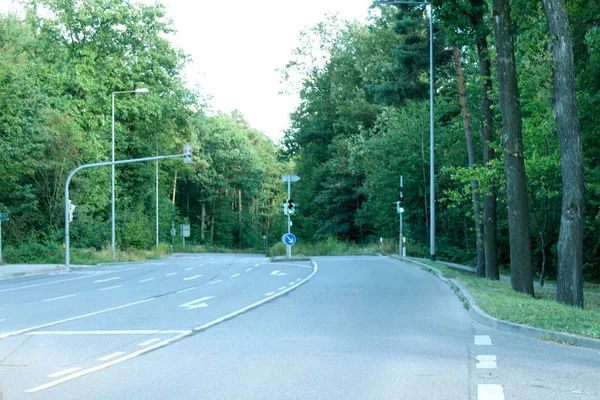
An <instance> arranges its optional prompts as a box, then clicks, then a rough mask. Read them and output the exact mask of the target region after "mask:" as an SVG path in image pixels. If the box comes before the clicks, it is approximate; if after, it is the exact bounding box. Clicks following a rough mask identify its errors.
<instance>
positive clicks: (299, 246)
mask: <svg viewBox="0 0 600 400" xmlns="http://www.w3.org/2000/svg"><path fill="white" fill-rule="evenodd" d="M393 246H394V243H391V242H385V241H384V242H383V243H382V244H372V245H367V246H357V245H356V244H354V243H348V242H343V241H340V240H337V239H334V238H328V239H326V240H323V241H319V242H313V243H306V242H296V244H295V245H294V246H293V247H292V255H303V256H340V255H361V254H375V253H381V254H390V253H392V252H393V251H394V250H393ZM285 252H286V246H285V245H284V244H283V243H277V244H275V245H274V246H271V247H270V248H269V249H268V250H267V256H269V257H275V256H285V255H286V254H285Z"/></svg>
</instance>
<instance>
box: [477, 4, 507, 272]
mask: <svg viewBox="0 0 600 400" xmlns="http://www.w3.org/2000/svg"><path fill="white" fill-rule="evenodd" d="M471 6H472V8H473V10H474V13H473V14H472V20H471V22H472V23H473V27H474V28H475V31H476V32H477V37H476V44H477V55H478V58H479V76H480V78H481V79H482V83H481V113H482V115H483V121H482V125H481V145H482V149H483V158H482V161H483V166H484V167H485V168H487V169H489V168H490V161H492V160H494V158H495V154H494V148H493V146H491V144H492V143H494V115H493V112H492V68H491V61H490V53H489V51H488V43H487V35H488V32H489V29H488V28H487V23H486V22H485V20H484V13H485V10H486V8H485V2H484V0H471ZM485 189H486V190H485V191H484V194H483V241H484V253H485V276H487V277H488V278H490V279H495V280H498V279H500V270H499V268H498V245H497V230H498V228H497V222H496V221H497V217H496V184H495V182H494V180H493V179H491V180H490V182H489V185H488V186H487V187H486V188H485Z"/></svg>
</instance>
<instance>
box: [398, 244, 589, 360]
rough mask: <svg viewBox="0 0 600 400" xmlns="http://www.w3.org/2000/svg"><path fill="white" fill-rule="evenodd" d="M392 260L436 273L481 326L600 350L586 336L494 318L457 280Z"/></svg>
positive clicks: (436, 271)
mask: <svg viewBox="0 0 600 400" xmlns="http://www.w3.org/2000/svg"><path fill="white" fill-rule="evenodd" d="M392 258H394V259H396V260H400V261H406V262H409V263H412V264H416V265H418V266H420V267H423V268H427V269H428V270H430V271H433V272H435V273H436V275H437V276H438V278H440V279H441V280H443V281H444V282H446V283H448V284H449V285H450V286H451V287H452V288H453V290H454V291H455V292H460V295H459V293H457V295H458V296H459V298H460V299H461V301H463V302H464V303H466V304H465V308H467V310H468V311H469V314H471V317H472V318H473V319H474V320H475V321H477V322H479V323H480V324H483V325H486V326H489V327H491V328H494V329H497V330H499V331H503V332H510V333H514V334H517V335H521V336H527V337H530V338H534V339H549V340H554V341H557V342H560V343H563V344H567V345H571V346H578V347H584V348H588V349H595V350H600V339H594V338H588V337H584V336H578V335H573V334H570V333H563V332H554V331H549V330H546V329H542V328H536V327H534V326H530V325H523V324H517V323H514V322H508V321H504V320H501V319H498V318H495V317H492V316H491V315H489V314H487V313H486V312H485V311H483V310H482V309H481V308H479V306H478V305H477V302H476V301H475V299H474V298H473V296H471V294H470V293H469V292H468V291H467V289H466V288H465V287H464V286H463V285H462V284H461V283H460V282H458V281H457V280H456V279H449V278H445V277H444V276H443V274H442V271H440V270H438V269H437V268H434V267H432V266H429V265H427V264H423V263H420V262H418V261H414V260H410V259H407V258H399V257H394V256H392ZM461 296H462V298H461Z"/></svg>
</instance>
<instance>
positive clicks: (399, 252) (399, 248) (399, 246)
mask: <svg viewBox="0 0 600 400" xmlns="http://www.w3.org/2000/svg"><path fill="white" fill-rule="evenodd" d="M400 187H402V175H400ZM403 214H404V213H400V239H398V255H399V256H400V257H402V245H403V243H402V215H403Z"/></svg>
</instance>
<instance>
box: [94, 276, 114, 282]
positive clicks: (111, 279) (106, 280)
mask: <svg viewBox="0 0 600 400" xmlns="http://www.w3.org/2000/svg"><path fill="white" fill-rule="evenodd" d="M116 279H121V277H120V276H115V277H114V278H106V279H99V280H97V281H94V283H104V282H110V281H114V280H116Z"/></svg>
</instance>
